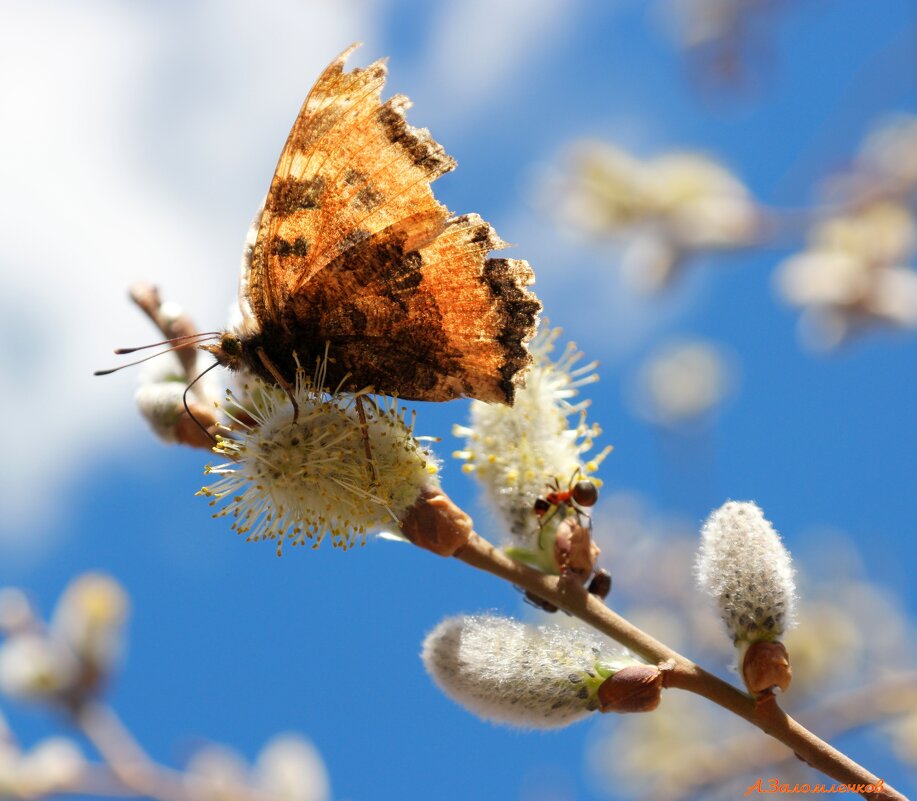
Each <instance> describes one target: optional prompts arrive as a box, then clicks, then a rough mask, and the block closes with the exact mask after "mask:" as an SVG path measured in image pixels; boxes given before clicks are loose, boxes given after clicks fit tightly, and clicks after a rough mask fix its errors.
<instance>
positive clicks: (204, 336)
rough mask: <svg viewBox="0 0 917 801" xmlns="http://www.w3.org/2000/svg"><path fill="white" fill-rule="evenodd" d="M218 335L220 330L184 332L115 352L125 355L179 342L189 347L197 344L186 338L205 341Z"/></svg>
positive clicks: (182, 345) (118, 354)
mask: <svg viewBox="0 0 917 801" xmlns="http://www.w3.org/2000/svg"><path fill="white" fill-rule="evenodd" d="M218 336H220V332H219V331H207V332H205V333H197V334H183V335H182V336H180V337H172V339H164V340H163V341H162V342H153V343H151V344H149V345H140V346H139V347H137V348H118V349H117V350H115V354H116V355H117V356H125V355H127V354H128V353H135V352H136V351H138V350H146V349H147V348H158V347H159V346H160V345H174V344H176V343H179V342H180V343H182V344H181V345H180V347H183V348H184V347H187V346H188V345H191V344H196V343H192V342H190V341H188V342H185V340H192V339H198V338H200V339H201V340H202V341H203V340H205V339H210V337H218Z"/></svg>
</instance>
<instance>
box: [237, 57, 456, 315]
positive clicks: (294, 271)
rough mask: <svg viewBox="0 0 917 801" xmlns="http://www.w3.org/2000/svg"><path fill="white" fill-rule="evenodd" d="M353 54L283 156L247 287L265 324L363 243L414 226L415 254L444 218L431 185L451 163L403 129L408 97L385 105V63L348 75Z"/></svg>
mask: <svg viewBox="0 0 917 801" xmlns="http://www.w3.org/2000/svg"><path fill="white" fill-rule="evenodd" d="M354 47H355V46H354ZM354 47H351V48H349V49H348V50H346V51H345V52H344V53H342V54H341V55H340V56H339V57H338V58H336V59H335V60H334V61H333V62H332V63H331V64H330V65H329V66H328V67H327V69H325V71H324V72H323V73H322V75H321V77H320V78H319V79H318V81H317V82H316V84H315V86H314V87H313V88H312V91H311V92H310V93H309V96H308V97H307V98H306V102H305V103H304V104H303V107H302V109H301V110H300V113H299V116H298V117H297V119H296V122H295V124H294V125H293V129H292V131H291V132H290V136H289V138H288V139H287V143H286V145H285V146H284V149H283V152H282V153H281V156H280V161H279V163H278V165H277V170H276V172H275V174H274V179H273V182H272V184H271V188H270V191H269V192H268V196H267V200H266V202H265V208H264V213H263V216H262V218H261V224H260V228H259V231H258V237H257V240H256V243H255V246H254V249H253V253H252V263H251V273H250V278H249V285H250V302H251V306H252V310H253V312H254V314H255V316H256V317H257V318H258V319H259V321H260V322H262V323H263V321H264V320H265V319H269V320H277V319H279V318H280V317H282V316H283V313H284V310H285V308H286V307H287V306H288V303H289V299H290V297H291V296H292V295H294V294H295V293H297V292H299V291H300V290H301V289H302V288H303V287H304V286H305V285H306V284H307V283H308V282H309V281H310V279H312V278H313V276H315V275H316V273H318V272H319V271H320V270H321V269H322V268H323V267H325V266H326V265H327V264H328V263H329V262H331V261H333V260H334V259H335V258H337V257H338V256H340V254H341V253H342V252H344V251H346V250H347V249H349V248H351V247H352V246H353V245H354V244H356V243H357V242H358V241H359V240H360V239H363V238H366V237H369V236H372V235H374V234H375V233H377V232H379V231H382V230H384V229H386V228H389V227H390V226H392V225H395V224H397V223H399V222H401V221H403V220H405V219H406V218H410V219H411V220H412V234H411V235H412V237H413V238H414V240H415V241H416V242H417V244H418V245H419V244H421V243H424V242H427V241H431V240H432V239H434V238H435V237H436V236H437V235H438V234H439V233H440V231H441V230H442V228H443V225H444V224H445V221H446V219H447V217H448V210H447V209H446V208H445V207H444V206H442V205H440V204H439V203H438V202H437V201H436V199H435V198H434V197H433V192H432V190H431V189H430V182H431V181H433V180H435V179H436V178H438V177H439V176H440V175H442V174H443V173H445V172H448V171H449V170H451V169H453V168H454V166H455V162H454V161H453V160H452V159H451V158H450V157H449V156H447V155H446V153H445V152H444V151H443V148H442V147H441V146H440V145H439V144H438V143H437V142H436V141H434V140H433V139H432V138H431V137H430V135H429V132H428V131H426V130H418V129H414V128H411V127H410V126H409V125H407V123H406V122H405V119H404V111H405V109H406V108H407V107H408V101H407V99H406V98H404V97H401V96H395V97H393V98H391V99H389V100H388V101H386V102H385V103H381V97H380V95H381V91H382V87H383V85H384V83H385V75H386V69H385V64H384V63H383V62H382V61H377V62H376V63H374V64H371V65H370V66H368V67H366V68H363V69H354V70H351V71H350V72H345V71H344V63H345V61H346V59H347V57H348V56H349V55H350V53H351V52H352V51H353V49H354Z"/></svg>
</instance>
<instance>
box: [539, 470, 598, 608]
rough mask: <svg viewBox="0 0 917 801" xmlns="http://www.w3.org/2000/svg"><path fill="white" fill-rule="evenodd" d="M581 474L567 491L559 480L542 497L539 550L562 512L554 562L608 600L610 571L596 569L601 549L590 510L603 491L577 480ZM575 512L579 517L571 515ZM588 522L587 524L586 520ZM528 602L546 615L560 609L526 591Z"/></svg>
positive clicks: (571, 482) (586, 482) (556, 533)
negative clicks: (584, 519) (543, 538)
mask: <svg viewBox="0 0 917 801" xmlns="http://www.w3.org/2000/svg"><path fill="white" fill-rule="evenodd" d="M577 475H579V471H577V472H576V473H574V475H573V478H572V479H571V480H570V484H569V485H568V486H567V489H564V490H562V489H561V488H560V485H559V483H558V481H557V479H556V478H555V479H553V481H552V484H551V485H549V489H550V492H548V493H546V494H545V496H544V497H543V498H538V499H537V500H536V501H535V503H534V505H533V509H532V510H533V511H534V513H535V515H536V517H537V518H538V525H539V535H538V538H539V547H542V545H543V544H542V542H541V539H542V535H543V534H544V531H545V527H546V526H547V524H548V522H549V521H550V520H551V519H552V518H553V517H554V516H555V515H556V514H557V513H558V512H559V511H560V512H561V513H562V514H563V519H562V520H561V521H560V523H559V524H558V525H557V527H556V531H555V533H554V546H553V550H554V559H555V562H556V564H557V566H558V567H559V569H560V575H561V576H571V577H573V578H574V580H576V581H579V582H581V583H583V584H586V583H587V582H588V585H587V590H588V591H589V593H590V594H592V595H595V596H597V597H598V598H601V599H602V600H604V599H605V598H606V597H607V596H608V594H609V592H611V574H610V573H609V572H608V571H607V570H602V569H601V568H596V567H595V561H596V559H597V558H598V556H599V549H598V546H597V545H596V544H595V543H594V542H593V541H592V536H591V529H592V518H591V517H590V516H589V514H588V513H587V512H586V509H587V508H589V507H592V506H595V504H596V501H598V497H599V491H598V488H597V487H596V485H595V484H594V483H593V482H591V481H589V480H588V479H580V480H578V481H577V480H576V478H577ZM568 510H572V511H573V512H575V517H571V516H570V515H569V514H568ZM584 517H585V518H586V521H588V522H587V523H586V524H585V525H584V522H583V518H584ZM525 600H526V602H527V603H529V604H531V605H532V606H535V607H537V608H539V609H542V610H544V611H545V612H556V611H557V606H556V605H555V604H553V603H551V602H550V601H546V600H544V599H543V598H539V597H538V596H537V595H534V594H533V593H531V592H529V591H526V592H525Z"/></svg>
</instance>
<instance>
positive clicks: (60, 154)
mask: <svg viewBox="0 0 917 801" xmlns="http://www.w3.org/2000/svg"><path fill="white" fill-rule="evenodd" d="M367 8H368V6H366V5H364V4H363V3H361V2H337V3H335V2H330V1H329V2H318V3H315V2H313V3H308V4H303V3H295V2H285V1H283V0H272V1H271V2H264V3H260V4H250V3H242V2H218V0H209V2H202V3H195V4H182V3H156V4H146V5H142V6H141V5H139V4H125V3H119V2H113V1H106V0H88V1H87V2H82V3H80V4H73V3H66V2H52V1H51V0H22V1H21V2H18V3H14V4H7V5H6V6H5V7H4V11H3V14H2V17H0V74H2V75H3V76H4V80H3V81H2V82H0V107H2V108H3V109H4V124H3V126H2V128H0V152H2V154H3V158H2V159H0V236H2V241H3V244H4V246H3V249H2V251H0V277H2V281H3V285H4V291H3V293H2V295H0V336H2V337H3V341H4V347H3V349H2V351H0V372H2V375H3V376H4V377H5V383H6V386H5V387H4V390H5V391H4V392H3V393H2V395H0V398H2V400H0V414H2V418H3V420H4V421H5V426H4V443H5V458H4V461H3V474H2V480H0V508H2V509H3V512H4V514H3V518H2V520H0V540H4V541H6V543H7V544H9V543H15V541H16V540H17V539H18V538H17V536H16V535H17V534H25V533H26V532H27V533H28V534H29V536H30V537H32V536H34V534H35V533H36V529H39V528H41V527H42V526H45V527H47V526H48V525H49V524H50V523H52V522H53V517H54V514H55V509H56V510H58V511H57V513H58V514H59V513H60V510H62V509H64V508H66V505H67V504H66V491H63V493H62V488H64V487H67V486H70V487H72V480H71V477H72V476H73V475H74V474H75V473H76V472H77V470H78V468H79V467H80V466H81V465H82V464H83V463H84V462H86V461H87V459H88V458H89V456H90V455H91V454H92V453H98V452H100V451H102V452H104V450H105V448H106V447H107V446H110V445H112V444H113V443H114V442H116V441H117V440H118V439H123V437H124V431H125V426H124V425H123V423H124V421H126V420H127V419H128V418H131V419H135V418H134V412H133V409H132V404H131V394H132V393H131V390H130V389H129V386H130V385H131V384H132V383H133V381H134V380H135V378H134V376H129V375H124V374H122V375H121V376H118V377H113V378H108V379H101V378H93V377H92V375H91V372H92V369H93V368H96V367H105V366H109V363H110V362H111V361H112V359H113V357H110V356H106V354H109V353H110V350H111V348H112V347H113V346H117V345H133V344H140V343H142V342H144V341H151V340H152V339H153V337H154V336H155V332H154V331H153V330H152V329H151V327H150V326H149V324H148V323H146V322H145V320H144V319H143V318H142V316H141V314H140V313H139V312H138V311H136V310H135V309H133V308H132V307H131V306H130V304H129V303H128V302H127V300H126V297H125V296H126V288H127V286H128V285H129V284H130V283H131V282H132V281H134V280H136V279H140V278H146V279H151V280H154V281H156V282H158V283H159V284H160V285H161V286H162V287H164V289H165V293H166V294H167V295H168V296H169V297H172V298H174V299H175V300H178V301H180V302H182V303H184V304H185V305H186V306H187V308H188V309H189V310H190V311H191V312H192V313H193V315H194V317H195V318H196V319H197V320H198V321H199V322H200V323H201V324H202V325H210V326H212V325H221V324H222V323H223V321H224V319H225V316H226V314H225V312H226V308H227V305H228V303H229V302H230V300H231V299H232V297H233V296H234V294H235V284H236V280H237V267H238V261H239V255H240V252H241V245H242V240H243V238H244V236H245V231H246V226H247V216H248V215H250V213H251V212H253V211H254V209H255V207H256V206H257V204H258V201H259V200H260V198H261V196H262V194H263V193H264V191H265V190H266V188H267V184H268V182H269V179H270V172H271V169H272V168H273V162H274V160H275V159H276V157H277V155H278V153H279V150H280V146H281V144H282V141H283V138H284V137H285V135H286V132H287V130H288V129H289V125H290V124H291V123H292V120H293V117H294V115H295V112H296V110H298V108H299V104H300V103H301V102H302V99H303V97H304V94H305V92H306V90H307V89H308V87H309V86H310V85H311V81H312V80H313V79H314V78H315V77H316V76H317V74H318V72H319V71H320V70H321V68H322V67H323V66H324V65H325V64H326V63H327V62H328V61H329V60H330V58H331V57H332V56H333V55H335V54H336V52H337V51H339V50H341V49H343V47H345V46H346V45H347V44H349V43H350V42H351V41H353V40H354V39H358V38H361V37H369V36H371V35H372V32H373V28H374V25H373V17H372V15H370V14H369V13H367ZM253 164H254V165H255V167H254V168H253V166H252V165H253ZM137 430H138V431H139V425H138V427H137ZM49 498H53V499H56V500H55V501H54V503H48V499H49Z"/></svg>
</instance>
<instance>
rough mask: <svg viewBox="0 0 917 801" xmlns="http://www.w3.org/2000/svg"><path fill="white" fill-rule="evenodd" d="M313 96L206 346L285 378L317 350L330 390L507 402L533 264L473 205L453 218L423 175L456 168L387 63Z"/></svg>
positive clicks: (265, 375)
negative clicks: (392, 86) (219, 327)
mask: <svg viewBox="0 0 917 801" xmlns="http://www.w3.org/2000/svg"><path fill="white" fill-rule="evenodd" d="M357 46H358V45H353V46H351V47H350V48H348V49H347V50H345V51H344V52H343V53H342V54H341V55H340V56H338V57H337V58H336V59H335V60H334V61H332V62H331V64H330V65H329V66H328V67H327V68H326V69H325V70H324V72H323V73H322V74H321V76H320V77H319V79H318V81H317V82H316V83H315V86H313V87H312V90H311V91H310V92H309V95H308V97H307V98H306V101H305V103H304V104H303V106H302V109H301V110H300V112H299V116H298V117H297V118H296V122H295V123H294V124H293V128H292V130H291V131H290V135H289V137H288V139H287V142H286V145H285V146H284V148H283V151H282V152H281V154H280V160H279V162H278V164H277V169H276V171H275V173H274V178H273V181H272V182H271V186H270V190H269V191H268V194H267V197H266V199H265V202H264V205H263V207H262V209H261V211H260V212H259V214H258V216H257V217H256V219H255V222H254V223H253V226H252V231H251V232H250V235H249V240H248V243H247V248H246V257H245V258H244V259H243V270H242V278H241V283H240V289H239V306H240V310H241V322H239V323H238V324H237V325H236V326H234V327H233V328H231V329H230V330H228V331H226V332H223V333H221V334H220V335H219V338H218V341H217V342H216V344H206V345H200V347H202V348H203V349H205V350H207V351H209V352H210V353H212V354H213V355H214V357H215V358H216V360H217V362H218V363H220V364H222V365H225V366H226V367H229V368H231V369H241V368H247V369H248V370H250V371H252V372H254V373H255V374H257V375H259V376H260V377H261V378H262V379H264V380H265V381H267V382H268V383H273V384H280V385H287V386H288V385H289V383H290V382H292V379H293V377H294V375H295V371H296V366H297V364H298V363H302V364H307V363H310V362H311V361H314V360H315V358H316V357H317V356H321V355H322V354H323V353H325V352H326V348H327V353H328V355H329V357H330V358H329V361H328V365H327V374H326V378H327V382H328V386H331V387H334V386H338V385H340V386H342V387H343V388H344V389H349V390H360V389H363V388H366V387H371V388H372V390H373V391H375V392H378V393H381V394H385V395H397V396H399V397H401V398H405V399H409V400H422V401H446V400H450V399H452V398H456V397H460V396H468V397H472V398H478V399H480V400H484V401H493V402H500V403H506V404H512V402H513V398H514V393H515V389H516V387H517V386H519V385H520V384H521V383H522V380H523V375H524V372H525V369H526V367H527V366H528V365H529V363H530V362H531V356H530V354H529V353H528V351H527V349H526V343H527V342H528V340H529V339H531V337H532V336H533V335H534V333H535V328H536V326H537V315H538V312H539V311H540V309H541V304H540V302H539V301H538V299H537V298H536V297H535V296H534V294H532V293H531V292H530V291H529V290H528V289H527V286H528V285H530V284H531V283H532V282H533V281H534V276H533V273H532V270H531V268H530V267H529V265H528V263H527V262H525V261H522V260H519V259H506V258H488V253H489V252H490V251H493V250H498V249H500V248H503V247H506V243H504V242H503V241H502V240H501V239H500V238H499V237H498V236H497V234H496V232H495V231H494V229H493V228H492V227H491V226H490V225H489V224H488V223H487V222H485V221H484V220H482V219H481V218H480V217H479V216H478V215H476V214H464V215H460V216H453V215H451V214H450V212H449V210H448V209H447V208H446V207H445V206H443V205H442V204H441V203H439V202H438V201H437V200H436V198H435V197H434V196H433V191H432V189H431V188H430V183H431V182H432V181H434V180H436V179H437V178H438V177H440V176H441V175H443V174H444V173H447V172H449V171H450V170H452V169H454V168H455V166H456V165H455V161H454V159H452V158H451V157H450V156H449V155H447V154H446V152H445V151H444V150H443V148H442V146H441V145H440V144H439V143H438V142H436V141H435V140H434V139H433V138H432V137H431V136H430V133H429V131H428V130H427V129H418V128H413V127H411V126H410V125H408V123H407V122H406V120H405V116H404V113H405V111H406V109H407V108H408V107H409V106H410V102H409V101H408V99H407V98H406V97H404V96H402V95H395V96H394V97H392V98H390V99H389V100H387V101H385V102H381V92H382V87H383V85H384V83H385V77H386V67H385V63H384V61H377V62H375V63H373V64H371V65H370V66H368V67H365V68H357V69H353V70H350V71H349V72H348V71H345V69H344V66H345V62H346V60H347V58H348V56H349V55H350V54H351V53H352V52H353V50H354V49H355V48H356V47H357Z"/></svg>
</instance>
